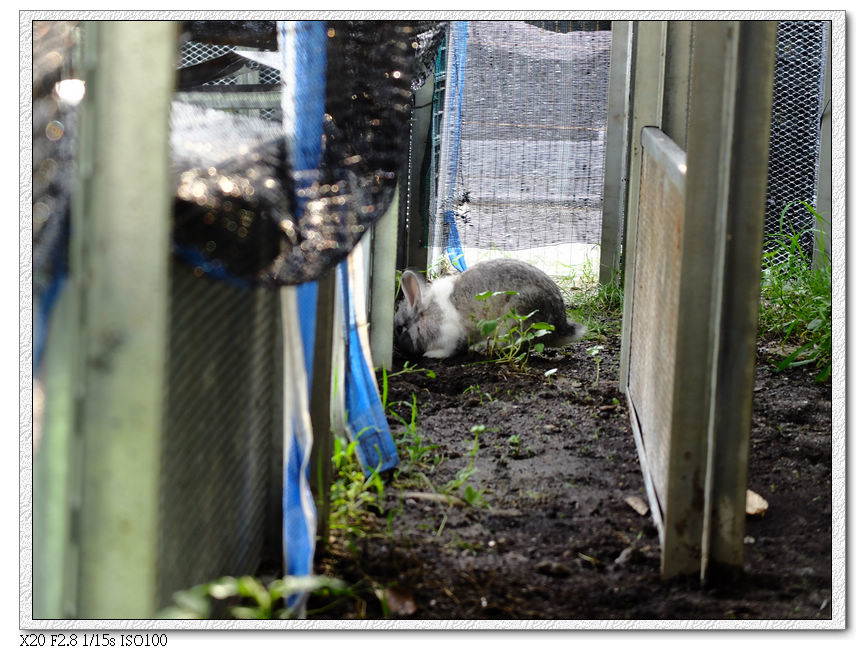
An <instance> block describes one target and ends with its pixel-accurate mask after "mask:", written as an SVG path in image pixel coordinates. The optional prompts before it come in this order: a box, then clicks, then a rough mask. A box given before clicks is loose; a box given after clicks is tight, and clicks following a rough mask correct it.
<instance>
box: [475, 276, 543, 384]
mask: <svg viewBox="0 0 865 650" xmlns="http://www.w3.org/2000/svg"><path fill="white" fill-rule="evenodd" d="M517 293H518V292H516V291H485V292H483V293H479V294H477V295H476V296H475V298H476V299H477V300H481V301H484V302H485V301H487V300H489V299H490V298H492V297H494V296H500V295H508V296H511V295H517ZM536 313H537V310H535V311H532V312H530V313H528V314H526V315H521V314H518V313H517V312H516V311H515V310H513V309H511V310H510V311H509V312H508V313H507V314H506V315H504V316H502V317H501V318H496V319H490V320H482V321H479V322H478V323H477V329H478V332H479V334H480V337H481V339H482V341H481V343H480V344H476V345H475V348H478V347H482V348H483V349H484V351H485V352H486V355H487V356H488V357H489V358H490V359H495V360H496V362H497V363H508V364H510V365H511V366H512V367H513V368H514V369H515V370H518V371H520V372H524V371H525V369H526V365H527V364H528V362H529V356H530V354H531V353H532V352H534V353H535V354H540V353H541V352H543V351H544V344H543V343H541V342H540V341H536V339H539V338H540V337H542V336H545V335H547V334H549V333H550V332H553V331H555V329H556V328H555V326H554V325H550V324H549V323H544V322H532V320H531V319H532V317H533V316H534V315H535V314H536Z"/></svg>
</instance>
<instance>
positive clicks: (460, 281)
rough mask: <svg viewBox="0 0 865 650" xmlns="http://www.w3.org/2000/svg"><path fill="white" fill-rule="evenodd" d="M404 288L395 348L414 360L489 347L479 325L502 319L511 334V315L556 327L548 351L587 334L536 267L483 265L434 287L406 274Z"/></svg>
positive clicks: (547, 341) (505, 262) (396, 319)
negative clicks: (473, 348)
mask: <svg viewBox="0 0 865 650" xmlns="http://www.w3.org/2000/svg"><path fill="white" fill-rule="evenodd" d="M401 287H402V293H403V296H404V300H403V301H402V302H401V304H400V306H399V309H398V310H397V312H396V315H395V316H394V344H395V346H396V348H397V350H399V351H400V352H401V353H402V354H404V355H406V356H409V357H419V356H424V357H430V358H436V359H443V358H446V357H451V356H455V355H458V354H462V353H465V352H467V351H468V349H469V348H471V347H472V346H474V345H476V344H480V343H483V342H484V341H483V337H482V335H481V333H480V331H479V329H478V323H480V322H481V321H491V320H499V319H501V322H502V323H503V326H504V327H506V328H509V327H510V326H511V325H510V324H508V323H507V321H508V319H507V318H506V317H507V315H508V314H509V313H510V312H511V310H513V311H514V312H516V313H517V314H519V315H520V316H527V315H528V314H532V312H535V313H534V314H533V315H532V316H531V317H530V318H529V319H528V320H527V322H544V323H549V324H550V325H553V326H554V327H555V331H554V332H551V333H550V334H549V335H548V336H544V337H543V339H542V341H543V343H544V344H545V345H552V346H560V345H565V344H567V343H570V342H572V341H576V340H577V339H579V338H580V337H581V336H583V335H584V334H585V331H586V328H585V327H583V326H582V325H578V324H576V323H573V322H571V321H569V320H568V318H567V315H566V313H565V303H564V301H563V300H562V294H561V291H559V288H558V286H556V283H555V282H553V280H552V279H551V278H550V277H549V276H548V275H547V274H546V273H544V272H543V271H541V270H540V269H538V268H537V267H534V266H532V265H531V264H527V263H525V262H520V261H518V260H511V259H498V260H490V261H487V262H480V263H478V264H476V265H474V266H472V267H471V268H469V269H468V270H466V271H463V272H462V273H459V274H456V275H448V276H444V277H441V278H439V279H437V280H435V281H433V282H432V283H427V281H426V280H425V279H424V278H423V277H422V276H421V275H419V274H418V273H416V272H414V271H411V270H407V271H405V272H403V275H402V281H401ZM486 292H492V294H493V295H490V296H489V297H488V298H486V299H485V300H479V299H478V298H477V297H476V296H478V295H479V294H485V293H486ZM497 292H501V293H497ZM505 292H507V293H505ZM513 292H515V293H513Z"/></svg>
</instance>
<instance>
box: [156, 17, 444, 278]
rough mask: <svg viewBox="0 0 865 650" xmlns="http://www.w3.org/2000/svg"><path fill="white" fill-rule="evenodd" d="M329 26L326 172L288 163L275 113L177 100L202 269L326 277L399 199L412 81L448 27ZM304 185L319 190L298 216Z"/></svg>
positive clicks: (184, 191)
mask: <svg viewBox="0 0 865 650" xmlns="http://www.w3.org/2000/svg"><path fill="white" fill-rule="evenodd" d="M328 30H329V33H328V39H327V87H326V100H325V112H326V115H325V119H324V125H323V126H324V151H323V156H322V161H321V165H320V166H319V168H318V169H315V170H311V171H307V172H306V173H304V172H302V171H297V170H292V169H289V168H288V166H287V163H286V160H287V156H286V153H287V152H286V150H285V144H284V135H283V134H282V133H281V132H280V129H279V125H278V124H276V123H274V122H272V121H268V120H264V119H259V118H255V117H248V116H238V115H235V114H229V113H223V114H222V115H216V114H215V112H214V111H212V110H209V109H205V108H201V107H197V106H191V105H175V108H174V110H173V113H172V158H173V164H174V173H175V178H176V186H177V194H176V197H175V215H176V230H175V241H176V244H177V247H178V252H179V253H180V254H181V256H182V258H183V259H184V260H186V261H187V262H188V263H190V264H192V265H193V266H195V267H196V268H197V269H201V270H202V271H204V272H210V273H212V274H216V275H219V274H222V275H225V276H226V277H229V278H232V279H234V280H239V281H243V282H250V283H256V284H265V285H267V284H274V285H284V284H301V283H303V282H307V281H310V280H314V279H316V278H318V277H320V276H321V275H322V274H323V273H324V272H325V271H326V270H327V269H329V268H331V267H332V266H334V265H335V264H336V263H338V262H339V261H340V260H341V259H343V258H344V257H345V256H346V255H347V254H348V252H349V251H350V250H351V248H352V247H353V246H354V245H355V244H356V243H357V241H358V240H359V239H360V237H361V235H362V234H363V233H364V232H365V231H366V230H367V228H369V227H370V226H371V225H372V224H374V223H375V222H376V221H377V220H378V218H379V217H380V216H381V215H382V214H384V212H385V210H386V209H387V207H388V205H389V204H390V201H391V199H392V198H393V195H394V190H395V188H396V183H397V178H398V175H399V172H400V168H401V167H402V165H403V163H404V161H405V159H406V156H405V151H406V146H407V138H408V137H409V134H410V131H409V119H410V117H411V108H412V107H411V93H412V88H413V87H414V86H416V85H417V84H418V83H419V82H420V81H422V79H423V77H425V75H427V74H429V70H430V67H431V64H432V61H433V59H434V56H435V51H436V48H437V47H438V43H439V42H440V39H441V33H442V31H443V29H442V27H441V26H440V25H438V24H435V23H417V22H378V21H358V22H349V21H338V22H332V23H329V24H328ZM301 174H303V178H301V176H300V175H301ZM300 181H302V185H303V186H304V187H305V188H308V189H305V190H304V197H303V198H304V204H305V208H304V210H303V211H302V213H301V214H300V215H299V216H298V215H296V214H295V211H296V203H295V197H294V187H295V184H297V183H299V182H300ZM262 241H264V242H265V245H264V246H262V245H261V242H262Z"/></svg>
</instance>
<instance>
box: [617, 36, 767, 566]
mask: <svg viewBox="0 0 865 650" xmlns="http://www.w3.org/2000/svg"><path fill="white" fill-rule="evenodd" d="M774 30H775V24H774V23H772V22H767V21H740V22H727V21H700V22H696V23H694V24H693V25H691V26H686V25H684V24H680V23H676V24H675V26H673V25H667V24H666V23H658V22H649V23H639V24H638V25H637V26H636V29H635V40H636V43H635V50H634V51H635V56H634V59H633V62H632V66H633V67H632V70H633V95H632V102H633V107H634V108H633V112H632V137H631V143H632V148H631V151H630V154H631V159H630V165H631V173H630V178H631V180H632V182H631V184H630V188H629V189H630V191H629V195H628V205H627V217H628V220H627V228H626V233H627V236H626V257H625V301H624V323H623V336H622V353H621V359H622V365H621V375H620V383H621V387H622V390H623V391H624V392H625V393H626V394H627V395H628V401H629V408H630V409H631V416H632V422H633V425H634V434H635V438H636V441H637V447H638V450H639V452H640V455H641V463H642V465H643V471H644V478H645V480H646V486H647V491H648V493H649V496H650V505H651V506H652V513H653V517H654V519H655V521H656V524H657V525H658V528H659V531H660V535H661V540H662V546H663V550H662V562H661V574H662V577H665V578H669V577H672V576H675V575H678V574H682V573H696V572H700V574H701V577H702V578H703V579H704V580H712V579H714V578H716V577H719V576H721V575H723V576H725V577H726V576H730V575H731V574H735V573H737V572H738V571H739V570H741V566H742V549H743V546H742V545H743V541H742V540H743V530H744V516H745V513H744V496H745V480H746V472H747V450H748V435H749V432H750V413H751V392H750V390H751V387H752V385H753V369H754V346H755V341H756V318H757V307H758V297H759V288H760V259H761V248H762V223H763V202H764V201H765V192H766V166H767V160H768V132H769V119H770V113H771V91H772V73H773V63H774V49H773V46H774V40H775V39H774V34H775V31H774ZM684 52H691V54H690V57H691V58H690V62H689V63H688V64H687V65H685V63H686V62H685V60H684V54H683V53H684ZM674 62H675V63H674ZM668 64H669V65H670V66H671V67H674V69H672V70H670V69H669V68H668ZM684 69H687V70H688V75H689V76H688V79H687V80H686V79H684V77H683V75H682V70H684ZM686 101H687V102H688V105H687V106H686V107H683V106H682V104H683V102H686ZM653 123H654V124H653ZM664 124H666V125H667V128H669V129H670V130H671V131H673V132H675V133H677V134H678V135H677V137H678V138H679V140H682V139H684V142H686V143H687V145H688V149H687V153H686V154H685V155H686V158H685V162H686V166H685V164H683V159H682V153H681V150H680V148H679V147H677V146H676V145H675V144H674V143H673V140H672V139H671V138H669V137H667V136H663V135H662V132H661V131H659V130H657V129H651V128H649V129H647V128H645V127H648V126H657V125H664ZM641 143H643V144H645V148H643V147H640V146H639V145H640V144H641ZM644 151H645V153H644ZM643 155H652V156H654V157H655V159H656V160H661V161H664V160H665V161H666V163H662V165H664V164H665V165H666V167H664V169H666V172H665V176H666V177H667V178H671V179H673V182H676V183H679V182H681V181H684V197H683V200H684V203H683V206H680V208H681V209H683V211H682V214H681V215H680V217H678V218H680V219H681V221H680V222H679V223H678V225H676V226H675V228H676V232H677V233H678V235H677V237H679V238H680V239H678V241H675V242H673V241H671V242H670V246H669V248H667V249H663V250H658V248H657V246H655V247H654V248H646V247H642V248H643V253H642V254H643V255H646V254H648V255H656V256H657V255H660V256H663V257H665V258H666V259H661V258H660V257H659V258H657V262H656V263H657V264H658V265H659V266H658V267H657V268H658V269H659V270H658V272H659V273H666V272H669V273H681V278H682V280H681V281H679V280H678V279H676V281H675V282H673V283H672V284H671V285H670V286H672V287H675V291H676V295H675V296H672V297H671V298H670V305H671V309H672V310H673V311H672V312H670V313H666V314H665V313H664V312H663V311H661V312H659V314H660V317H662V318H666V319H667V323H668V327H670V328H672V329H671V330H670V331H672V336H673V339H672V340H673V348H672V349H671V350H669V351H668V352H669V353H670V354H671V355H672V357H673V360H672V363H670V360H669V359H660V360H653V358H652V355H653V354H658V351H656V350H654V349H651V350H648V351H646V350H640V351H639V352H640V353H641V354H646V355H647V358H641V359H639V360H638V361H639V362H640V363H648V364H650V366H652V364H655V363H657V362H663V363H664V364H665V367H667V368H668V369H671V372H672V377H671V385H670V387H669V388H668V389H667V390H668V391H669V392H668V394H666V396H665V399H664V400H661V403H660V404H654V403H653V404H652V409H653V412H655V413H656V414H657V412H658V411H657V409H669V411H665V412H664V414H663V415H662V418H661V420H662V421H664V422H666V423H668V425H669V435H668V436H667V434H665V436H662V438H661V439H659V438H657V437H656V436H654V435H648V437H647V434H653V432H651V431H644V430H643V429H641V427H643V426H645V425H646V421H648V420H651V418H643V419H641V417H640V409H641V408H643V406H645V405H643V406H640V405H639V404H635V402H634V397H635V393H634V392H633V391H634V389H635V385H634V384H632V379H633V375H632V372H631V370H632V363H633V362H634V361H635V359H634V357H632V353H633V351H632V343H633V334H634V327H635V319H639V318H641V317H642V315H641V314H635V313H634V304H635V295H636V292H637V291H639V288H638V285H637V283H636V277H635V275H636V269H637V260H636V259H635V257H636V256H637V255H639V254H640V253H639V252H638V246H637V244H638V242H639V241H640V238H641V237H645V236H648V235H649V234H650V232H651V231H652V230H653V227H654V224H652V223H647V224H646V225H645V228H647V230H646V232H645V233H642V232H641V227H640V223H639V221H640V214H641V211H640V208H641V206H640V196H642V188H641V183H638V182H635V180H634V179H637V178H641V177H642V174H641V173H640V172H641V169H642V164H643ZM685 169H686V170H687V171H685ZM644 182H645V181H644ZM662 209H664V208H663V207H662ZM670 256H674V257H675V258H676V259H675V263H673V264H672V266H670ZM653 263H654V262H653V261H652V260H651V259H648V260H647V259H644V260H642V262H641V263H640V268H643V269H644V270H645V269H647V268H649V269H654V267H653V266H652V265H653ZM646 264H649V266H648V267H647V266H646ZM655 300H657V296H656V297H655ZM640 304H642V302H641V303H640ZM654 317H655V316H654V315H653V318H654ZM640 326H641V327H644V326H643V325H642V324H641V325H640ZM644 329H645V328H644ZM652 367H653V366H652ZM649 394H652V393H651V391H649ZM644 420H646V421H644ZM659 440H662V441H663V443H664V444H663V446H662V447H663V448H655V447H652V448H651V449H647V448H646V447H645V446H644V445H645V443H646V441H648V443H649V444H651V445H657V444H659ZM649 456H651V459H650V461H651V462H647V457H649ZM658 459H661V460H660V461H659V460H658Z"/></svg>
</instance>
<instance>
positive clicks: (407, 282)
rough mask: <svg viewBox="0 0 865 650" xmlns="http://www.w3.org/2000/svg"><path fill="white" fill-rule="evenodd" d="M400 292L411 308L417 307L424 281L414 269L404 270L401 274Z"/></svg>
mask: <svg viewBox="0 0 865 650" xmlns="http://www.w3.org/2000/svg"><path fill="white" fill-rule="evenodd" d="M401 285H402V292H403V295H405V298H406V300H408V304H409V306H410V307H412V309H414V308H415V307H417V305H418V303H419V302H420V300H421V297H422V294H423V289H422V287H423V285H424V282H423V280H422V279H421V278H420V276H418V274H417V273H415V272H414V271H405V272H404V273H403V274H402V280H401Z"/></svg>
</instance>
